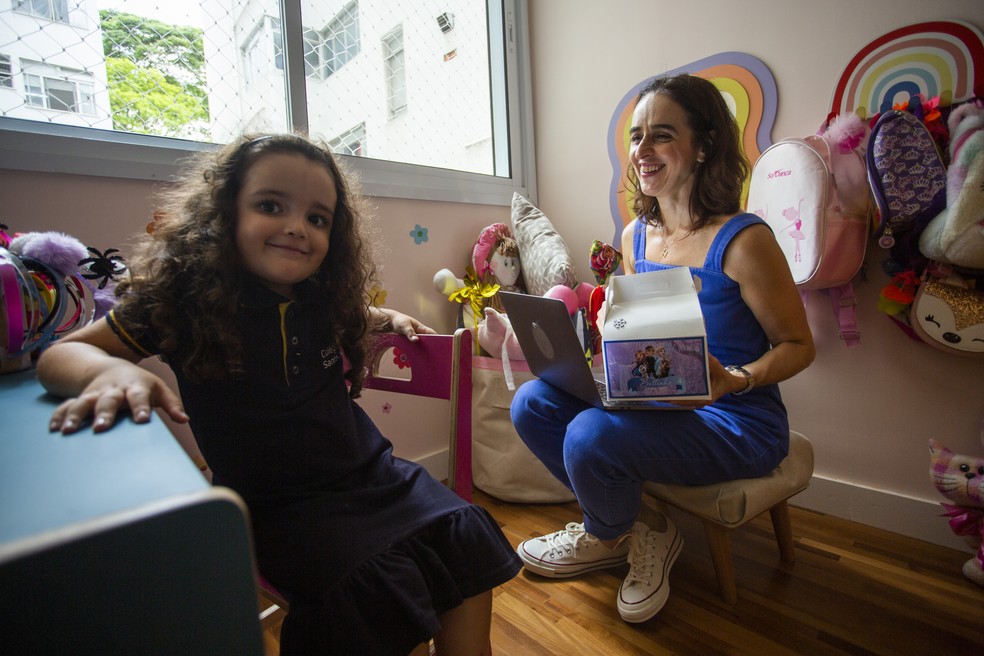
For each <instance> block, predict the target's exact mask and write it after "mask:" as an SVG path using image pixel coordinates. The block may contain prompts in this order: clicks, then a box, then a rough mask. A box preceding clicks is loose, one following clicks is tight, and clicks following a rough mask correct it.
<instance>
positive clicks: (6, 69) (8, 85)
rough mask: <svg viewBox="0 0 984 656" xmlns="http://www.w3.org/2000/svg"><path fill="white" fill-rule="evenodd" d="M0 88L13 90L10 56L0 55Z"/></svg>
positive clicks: (12, 71) (12, 70)
mask: <svg viewBox="0 0 984 656" xmlns="http://www.w3.org/2000/svg"><path fill="white" fill-rule="evenodd" d="M0 88H3V89H13V88H14V69H13V66H11V64H10V55H0Z"/></svg>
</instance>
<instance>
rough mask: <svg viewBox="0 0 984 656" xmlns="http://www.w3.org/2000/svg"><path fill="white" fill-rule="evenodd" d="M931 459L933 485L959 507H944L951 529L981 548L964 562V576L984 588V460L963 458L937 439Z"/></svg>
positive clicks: (931, 447)
mask: <svg viewBox="0 0 984 656" xmlns="http://www.w3.org/2000/svg"><path fill="white" fill-rule="evenodd" d="M929 456H930V465H929V475H930V477H931V478H932V479H933V484H934V485H935V486H936V489H937V490H939V492H940V494H942V495H943V496H945V497H946V498H947V499H949V500H950V501H952V502H953V504H955V505H953V504H948V503H944V504H941V505H942V506H943V508H944V509H945V510H946V512H945V516H946V517H949V518H950V528H951V529H952V530H953V532H954V533H955V534H956V535H962V536H966V537H967V539H968V542H969V543H970V544H971V546H973V547H974V548H976V549H977V554H976V555H975V556H974V557H973V558H971V559H970V560H968V561H967V562H965V563H964V565H963V574H964V576H966V577H967V578H968V579H970V580H971V581H973V582H974V583H976V584H977V585H979V586H981V587H984V458H974V457H971V456H964V455H959V454H957V453H954V452H953V451H950V450H949V449H947V448H946V447H945V446H943V445H942V444H940V443H939V442H937V441H936V440H934V439H930V440H929Z"/></svg>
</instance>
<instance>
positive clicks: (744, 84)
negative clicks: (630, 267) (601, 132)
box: [608, 52, 778, 248]
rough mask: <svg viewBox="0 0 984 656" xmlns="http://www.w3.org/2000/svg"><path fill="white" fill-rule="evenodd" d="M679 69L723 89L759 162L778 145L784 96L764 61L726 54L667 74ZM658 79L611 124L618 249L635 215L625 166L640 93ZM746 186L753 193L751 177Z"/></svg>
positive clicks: (625, 102) (624, 104)
mask: <svg viewBox="0 0 984 656" xmlns="http://www.w3.org/2000/svg"><path fill="white" fill-rule="evenodd" d="M679 73H690V74H691V75H698V76H700V77H702V78H705V79H708V80H710V81H711V82H713V83H714V86H716V87H717V88H718V89H719V90H720V91H721V93H722V95H724V99H725V101H726V102H727V103H728V106H729V107H730V108H731V111H732V113H733V114H734V115H735V118H736V120H737V121H738V128H739V130H740V131H741V138H742V144H743V145H744V148H745V156H746V157H748V161H749V162H754V161H755V160H756V159H758V156H759V155H760V154H761V153H762V151H764V150H765V149H766V148H768V147H769V146H771V145H772V136H771V135H772V127H773V125H775V119H776V106H777V99H778V95H777V93H776V82H775V79H774V78H773V77H772V73H771V72H770V71H769V69H768V68H767V67H766V66H765V64H763V63H762V62H761V61H760V60H758V59H756V58H755V57H752V56H751V55H747V54H744V53H741V52H723V53H720V54H717V55H712V56H711V57H707V58H705V59H701V60H699V61H695V62H693V63H691V64H687V65H685V66H682V67H680V68H677V69H674V70H672V71H667V72H666V73H664V74H662V75H676V74H679ZM652 79H653V78H651V77H650V78H646V79H645V80H643V81H642V82H640V83H639V84H637V85H635V86H634V87H632V88H631V89H630V90H629V91H628V92H627V93H626V94H625V96H623V97H622V100H621V101H619V103H618V106H617V107H616V108H615V113H614V114H613V115H612V119H611V122H610V123H609V127H608V157H609V160H610V161H611V163H612V182H611V187H610V205H611V211H612V220H613V221H614V223H615V236H614V237H613V240H612V242H611V243H612V244H613V245H614V246H615V247H616V248H620V245H619V244H620V240H621V235H622V229H623V228H624V227H625V226H626V225H628V224H629V222H631V221H632V220H633V219H634V218H635V216H634V215H633V213H632V210H631V204H632V196H631V193H630V192H629V191H628V190H627V188H626V185H625V170H626V165H627V164H628V161H629V128H630V125H629V123H630V122H631V120H632V110H633V109H634V108H635V99H636V96H637V95H638V94H639V91H640V90H641V89H642V87H644V86H645V85H646V83H648V82H649V81H650V80H652ZM745 186H746V191H747V186H748V183H747V181H746V183H745ZM743 198H744V196H743Z"/></svg>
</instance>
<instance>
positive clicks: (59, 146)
mask: <svg viewBox="0 0 984 656" xmlns="http://www.w3.org/2000/svg"><path fill="white" fill-rule="evenodd" d="M488 12H489V21H490V24H491V25H496V24H501V25H502V30H503V34H502V38H501V39H496V38H492V39H490V44H489V45H490V57H491V58H492V59H493V61H495V60H496V59H501V60H503V61H504V62H505V68H504V70H502V69H501V68H500V67H497V66H493V67H492V68H493V70H492V74H493V88H502V87H498V83H499V82H501V83H502V84H503V87H504V88H505V90H506V93H505V95H504V96H503V95H502V94H494V95H493V99H492V102H493V103H494V104H495V111H496V112H499V116H503V117H505V120H503V121H498V122H497V123H496V125H495V126H493V139H494V140H496V141H497V142H498V143H500V144H506V146H505V147H503V148H498V147H497V148H496V167H495V168H496V170H508V172H509V173H508V175H500V176H496V175H487V174H479V173H469V172H464V171H456V170H451V169H442V168H437V167H430V166H421V165H417V164H404V163H400V162H391V161H387V160H378V159H372V158H365V157H352V156H347V155H340V157H342V158H343V159H344V160H345V163H346V164H347V165H348V168H350V169H351V170H353V171H355V172H356V174H357V175H358V177H359V180H360V182H361V186H362V187H363V189H364V190H365V192H366V193H367V194H369V195H370V196H376V197H384V198H401V199H413V200H430V201H449V202H460V203H474V204H485V205H500V206H509V205H510V204H511V202H512V196H513V193H519V194H520V195H523V196H525V197H526V198H529V199H530V200H531V201H532V202H534V203H535V202H536V200H537V199H536V174H535V167H534V153H533V110H532V90H531V78H530V51H529V28H528V24H527V16H528V0H502V3H501V6H500V4H499V3H498V2H496V1H494V0H490V2H489V3H488ZM280 18H281V25H282V26H283V28H284V29H283V34H284V36H285V42H284V50H285V52H284V55H285V67H286V69H287V80H288V84H287V95H288V100H287V104H288V112H289V114H290V116H291V122H292V123H293V125H295V126H296V127H297V128H298V129H300V130H302V131H303V130H304V129H306V127H307V123H306V112H307V99H306V93H305V89H304V87H303V86H301V87H300V88H298V87H297V86H296V85H291V84H290V80H291V79H297V80H304V79H305V68H304V65H305V61H304V39H303V30H302V27H301V4H300V0H282V3H281V17H280ZM507 123H508V126H509V129H508V130H507V129H506V124H507ZM217 147H218V145H216V144H207V143H202V142H197V141H190V140H183V139H177V138H171V137H158V136H152V135H143V134H131V133H124V132H116V131H113V130H104V129H99V128H80V127H76V126H70V125H62V124H56V123H39V122H37V121H30V120H27V119H17V118H10V117H6V116H0V168H4V169H11V170H20V171H25V170H26V171H35V172H45V173H69V174H77V175H92V176H103V177H114V178H122V179H133V180H154V181H166V180H170V179H173V178H174V177H175V175H176V174H177V173H178V172H179V170H180V168H181V162H182V160H184V159H186V158H187V157H188V156H189V155H192V154H194V153H196V152H198V151H201V150H205V149H210V148H217Z"/></svg>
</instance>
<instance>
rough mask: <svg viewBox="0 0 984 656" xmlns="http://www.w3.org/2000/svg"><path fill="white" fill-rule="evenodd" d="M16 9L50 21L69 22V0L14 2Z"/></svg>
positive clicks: (23, 0) (21, 0)
mask: <svg viewBox="0 0 984 656" xmlns="http://www.w3.org/2000/svg"><path fill="white" fill-rule="evenodd" d="M14 9H15V10H16V11H20V12H23V13H25V14H31V15H33V16H40V17H41V18H47V19H48V20H53V21H59V22H61V23H67V22H68V0H14Z"/></svg>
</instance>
